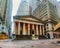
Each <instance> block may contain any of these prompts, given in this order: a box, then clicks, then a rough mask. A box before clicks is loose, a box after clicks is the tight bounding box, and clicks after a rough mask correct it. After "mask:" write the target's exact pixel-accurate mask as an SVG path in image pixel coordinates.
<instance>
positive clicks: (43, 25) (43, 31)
mask: <svg viewBox="0 0 60 48" xmlns="http://www.w3.org/2000/svg"><path fill="white" fill-rule="evenodd" d="M43 35H44V25H43Z"/></svg>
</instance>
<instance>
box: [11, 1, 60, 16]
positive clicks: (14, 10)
mask: <svg viewBox="0 0 60 48" xmlns="http://www.w3.org/2000/svg"><path fill="white" fill-rule="evenodd" d="M57 1H60V0H57ZM20 2H21V0H13V11H12V15H16V12H17V9H18V6H19V4H20Z"/></svg>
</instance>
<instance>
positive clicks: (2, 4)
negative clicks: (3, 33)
mask: <svg viewBox="0 0 60 48" xmlns="http://www.w3.org/2000/svg"><path fill="white" fill-rule="evenodd" d="M6 9H7V0H0V14H1V18H2V19H3V20H4V21H3V22H5V18H6ZM3 24H4V23H3Z"/></svg>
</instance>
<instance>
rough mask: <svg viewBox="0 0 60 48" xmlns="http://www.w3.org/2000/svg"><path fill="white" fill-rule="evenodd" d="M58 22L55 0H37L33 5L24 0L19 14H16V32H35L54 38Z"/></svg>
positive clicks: (23, 33) (27, 33)
mask: <svg viewBox="0 0 60 48" xmlns="http://www.w3.org/2000/svg"><path fill="white" fill-rule="evenodd" d="M33 1H34V0H33ZM32 3H33V2H32ZM37 3H38V4H37ZM33 5H34V6H33ZM34 7H35V8H34ZM41 20H42V21H41ZM58 22H59V19H58V15H57V8H56V4H55V0H53V1H51V0H42V1H40V0H35V2H34V3H33V4H32V5H31V4H29V3H27V1H25V0H23V1H22V2H21V4H20V6H19V8H18V12H17V15H16V16H14V28H15V29H14V33H15V34H16V35H32V34H35V35H43V36H44V37H47V38H54V36H53V34H54V26H55V25H56V24H57V23H58ZM39 37H41V36H39Z"/></svg>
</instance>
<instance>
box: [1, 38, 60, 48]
mask: <svg viewBox="0 0 60 48" xmlns="http://www.w3.org/2000/svg"><path fill="white" fill-rule="evenodd" d="M55 41H57V39H53V40H52V39H50V40H25V41H12V42H7V41H4V42H3V41H0V47H2V48H60V46H59V45H57V44H54V43H53V42H55Z"/></svg>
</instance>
